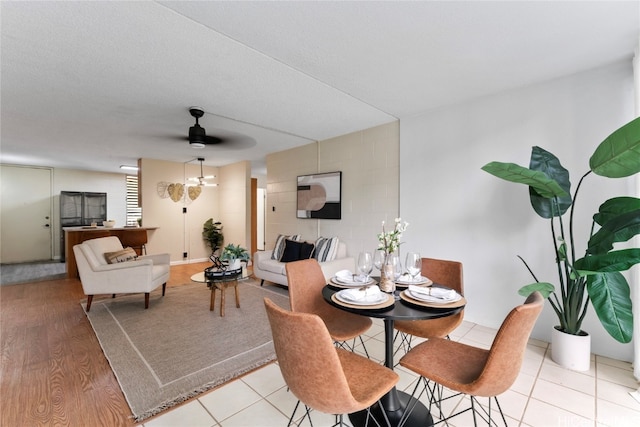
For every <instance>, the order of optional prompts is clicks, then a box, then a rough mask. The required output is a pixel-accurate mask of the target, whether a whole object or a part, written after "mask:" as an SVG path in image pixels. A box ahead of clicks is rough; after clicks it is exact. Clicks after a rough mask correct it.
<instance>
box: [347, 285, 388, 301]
mask: <svg viewBox="0 0 640 427" xmlns="http://www.w3.org/2000/svg"><path fill="white" fill-rule="evenodd" d="M340 296H341V297H342V298H343V299H345V300H347V301H354V302H378V301H380V299H381V298H382V291H381V290H380V288H379V287H378V286H377V285H372V286H362V287H360V288H353V289H345V290H343V291H340Z"/></svg>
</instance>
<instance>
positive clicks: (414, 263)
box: [404, 252, 422, 282]
mask: <svg viewBox="0 0 640 427" xmlns="http://www.w3.org/2000/svg"><path fill="white" fill-rule="evenodd" d="M404 266H405V267H406V269H407V272H408V273H409V274H410V275H411V281H412V282H415V280H416V276H417V275H418V274H420V271H421V270H422V258H421V257H420V254H419V253H417V252H409V253H407V261H406V262H405V264H404Z"/></svg>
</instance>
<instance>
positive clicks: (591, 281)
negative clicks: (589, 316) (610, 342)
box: [587, 272, 633, 343]
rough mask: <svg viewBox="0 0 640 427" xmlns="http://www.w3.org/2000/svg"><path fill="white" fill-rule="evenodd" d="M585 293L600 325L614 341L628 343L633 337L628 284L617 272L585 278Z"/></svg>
mask: <svg viewBox="0 0 640 427" xmlns="http://www.w3.org/2000/svg"><path fill="white" fill-rule="evenodd" d="M587 292H588V293H589V297H590V298H591V304H592V305H593V308H594V310H595V311H596V314H597V315H598V319H600V323H602V326H604V329H605V330H606V331H607V332H608V333H609V335H611V336H612V337H613V338H614V339H615V340H617V341H619V342H621V343H628V342H629V341H631V337H632V336H633V314H632V311H631V296H630V290H629V284H628V283H627V280H626V279H625V278H624V276H623V275H622V274H620V273H618V272H612V273H603V274H596V275H592V276H589V277H588V278H587Z"/></svg>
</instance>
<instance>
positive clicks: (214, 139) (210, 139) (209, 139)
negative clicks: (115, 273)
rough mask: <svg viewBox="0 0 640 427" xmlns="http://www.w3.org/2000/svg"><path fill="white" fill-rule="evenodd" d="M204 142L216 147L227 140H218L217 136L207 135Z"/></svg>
mask: <svg viewBox="0 0 640 427" xmlns="http://www.w3.org/2000/svg"><path fill="white" fill-rule="evenodd" d="M203 142H204V143H205V144H207V145H215V144H221V143H223V142H225V140H224V139H222V138H218V137H217V136H211V135H206V136H205V137H204V141H203Z"/></svg>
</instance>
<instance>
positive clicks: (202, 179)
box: [185, 157, 218, 187]
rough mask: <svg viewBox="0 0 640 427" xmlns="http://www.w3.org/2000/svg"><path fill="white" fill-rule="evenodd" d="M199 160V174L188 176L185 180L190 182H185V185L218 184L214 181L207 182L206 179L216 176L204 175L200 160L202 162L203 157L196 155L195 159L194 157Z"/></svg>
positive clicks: (204, 185) (206, 185) (202, 185)
mask: <svg viewBox="0 0 640 427" xmlns="http://www.w3.org/2000/svg"><path fill="white" fill-rule="evenodd" d="M194 160H197V161H199V162H200V176H196V177H191V178H188V179H187V181H191V182H187V183H186V184H185V185H187V186H199V187H217V186H218V184H216V183H214V182H207V181H206V180H207V179H213V178H215V177H216V176H215V175H207V176H205V175H204V171H203V170H202V162H204V157H198V158H197V159H194Z"/></svg>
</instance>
